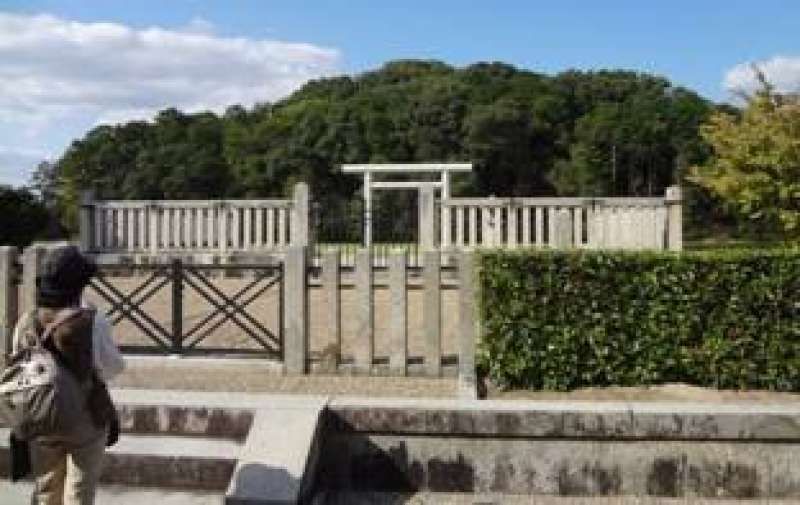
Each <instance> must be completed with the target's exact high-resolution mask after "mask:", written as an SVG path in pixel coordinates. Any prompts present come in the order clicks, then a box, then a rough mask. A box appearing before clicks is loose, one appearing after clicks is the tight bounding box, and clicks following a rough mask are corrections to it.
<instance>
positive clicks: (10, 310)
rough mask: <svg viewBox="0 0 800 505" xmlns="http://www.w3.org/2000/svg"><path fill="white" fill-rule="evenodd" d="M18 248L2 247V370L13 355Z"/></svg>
mask: <svg viewBox="0 0 800 505" xmlns="http://www.w3.org/2000/svg"><path fill="white" fill-rule="evenodd" d="M16 261H17V248H16V247H10V246H0V368H2V366H5V360H6V357H7V356H8V355H9V354H10V353H11V337H12V334H13V332H14V326H15V324H16V322H17V308H18V300H17V293H18V292H17V283H16V280H17V279H16V277H17V276H16V268H15V263H16Z"/></svg>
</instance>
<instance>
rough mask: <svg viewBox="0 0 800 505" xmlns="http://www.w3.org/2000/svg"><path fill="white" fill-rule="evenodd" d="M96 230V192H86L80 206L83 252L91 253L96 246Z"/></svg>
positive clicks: (83, 193) (82, 195) (82, 194)
mask: <svg viewBox="0 0 800 505" xmlns="http://www.w3.org/2000/svg"><path fill="white" fill-rule="evenodd" d="M96 233H97V232H96V231H95V229H94V191H92V190H86V191H83V192H81V206H80V237H81V250H83V251H84V252H91V251H92V250H94V246H95V235H96Z"/></svg>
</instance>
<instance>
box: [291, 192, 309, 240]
mask: <svg viewBox="0 0 800 505" xmlns="http://www.w3.org/2000/svg"><path fill="white" fill-rule="evenodd" d="M308 197H309V195H308V184H306V183H305V182H298V183H297V184H295V185H294V197H293V200H292V222H291V234H292V237H291V245H292V246H293V247H300V246H308V245H311V243H310V238H311V236H310V229H309V224H310V223H309V221H310V219H309V214H310V213H309V211H310V208H311V207H310V205H309V201H308V200H309V198H308Z"/></svg>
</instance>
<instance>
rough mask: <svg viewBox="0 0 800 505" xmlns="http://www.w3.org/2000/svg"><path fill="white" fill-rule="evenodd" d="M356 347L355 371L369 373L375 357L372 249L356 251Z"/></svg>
mask: <svg viewBox="0 0 800 505" xmlns="http://www.w3.org/2000/svg"><path fill="white" fill-rule="evenodd" d="M355 281H356V296H355V298H356V307H357V309H356V313H355V314H354V317H355V319H356V348H355V351H354V355H355V356H354V357H355V367H356V369H357V371H359V372H364V373H370V372H371V370H372V362H373V360H374V358H375V324H374V307H373V295H372V249H370V248H363V249H359V250H358V251H356V271H355Z"/></svg>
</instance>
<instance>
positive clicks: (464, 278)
mask: <svg viewBox="0 0 800 505" xmlns="http://www.w3.org/2000/svg"><path fill="white" fill-rule="evenodd" d="M475 280H476V279H475V255H474V254H473V253H471V252H462V253H461V254H460V255H459V261H458V281H459V282H458V290H459V291H458V300H459V301H458V308H459V309H458V312H459V314H458V319H459V328H458V330H459V331H458V396H459V397H460V398H469V399H474V398H477V397H478V390H477V378H476V373H475V347H476V345H477V343H478V342H477V340H478V339H477V335H478V331H477V329H478V324H479V322H478V313H477V311H476V303H475V302H476V300H475V295H476V293H477V290H476V289H475Z"/></svg>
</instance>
